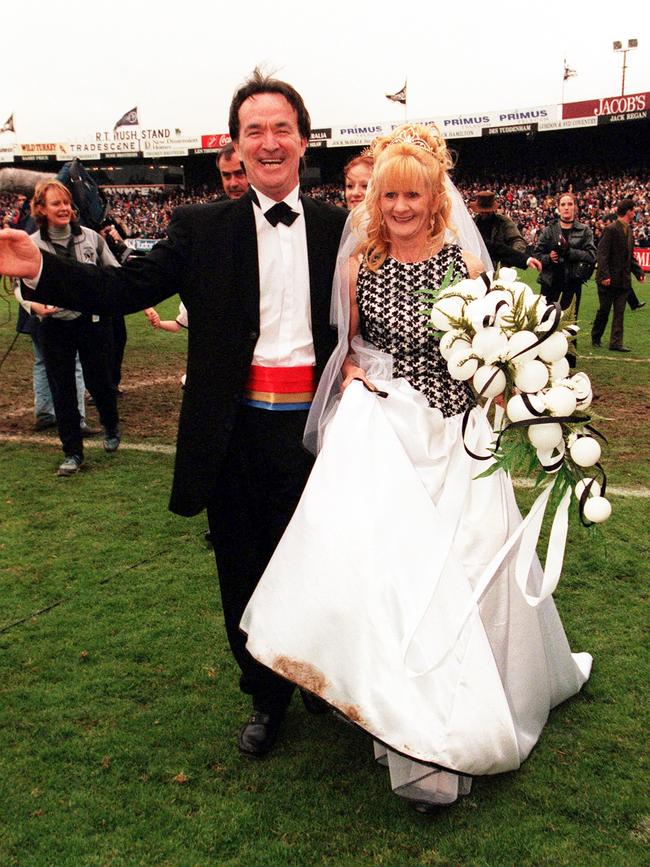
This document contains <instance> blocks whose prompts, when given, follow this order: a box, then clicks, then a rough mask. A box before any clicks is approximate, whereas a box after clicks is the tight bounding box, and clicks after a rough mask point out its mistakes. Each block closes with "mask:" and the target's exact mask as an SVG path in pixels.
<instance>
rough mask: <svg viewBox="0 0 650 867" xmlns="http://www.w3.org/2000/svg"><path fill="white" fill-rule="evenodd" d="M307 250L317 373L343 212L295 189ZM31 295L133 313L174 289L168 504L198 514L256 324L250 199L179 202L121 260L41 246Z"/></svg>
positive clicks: (330, 339) (330, 341)
mask: <svg viewBox="0 0 650 867" xmlns="http://www.w3.org/2000/svg"><path fill="white" fill-rule="evenodd" d="M301 200H302V203H303V208H304V214H305V224H306V232H307V248H308V255H309V280H310V295H311V318H312V333H313V338H314V349H315V354H316V374H317V377H318V376H320V374H321V373H322V370H323V367H324V366H325V363H326V361H327V359H328V357H329V355H330V354H331V352H332V350H333V348H334V346H335V343H336V334H335V333H334V331H333V330H332V328H331V327H330V323H329V316H330V297H331V287H332V278H333V275H334V267H335V264H336V254H337V251H338V245H339V239H340V236H341V232H342V230H343V225H344V223H345V219H346V212H345V211H343V210H342V209H340V208H335V207H333V206H331V205H326V204H323V203H317V202H315V201H313V200H311V199H309V198H305V197H302V199H301ZM43 258H44V265H43V272H42V275H41V279H40V281H39V284H38V288H37V289H36V290H35V292H34V293H33V295H32V297H33V298H34V299H35V300H43V301H47V302H48V303H50V304H57V305H59V306H61V307H66V308H68V309H71V310H82V311H86V312H92V313H100V314H101V313H109V314H115V313H133V312H135V311H137V310H142V309H144V308H145V307H151V306H154V305H155V304H157V303H159V302H160V301H162V300H163V299H164V298H168V297H169V296H170V295H173V294H175V293H176V292H178V293H179V294H180V296H181V298H182V300H183V303H184V304H185V306H186V307H187V311H188V321H189V329H188V358H187V383H186V387H185V391H184V394H183V403H182V407H181V415H180V421H179V431H178V442H177V448H176V465H175V470H174V483H173V488H172V494H171V501H170V508H171V509H172V511H174V512H177V513H178V514H181V515H195V514H197V513H198V512H200V511H201V510H202V509H203V508H204V507H205V506H206V505H207V503H208V501H209V499H210V497H211V494H212V492H213V490H214V485H215V483H216V480H217V477H218V474H219V471H220V469H221V465H222V463H223V459H224V456H225V453H226V449H227V447H228V443H229V440H230V435H231V433H232V429H233V424H234V418H235V414H236V412H237V409H238V406H239V400H240V396H241V393H242V390H243V387H244V385H245V382H246V378H247V376H248V371H249V368H250V364H251V361H252V357H253V350H254V348H255V344H256V342H257V338H258V336H259V327H260V314H259V307H260V287H259V272H258V261H257V236H256V231H255V217H254V215H253V205H252V203H251V201H250V198H249V197H248V196H247V195H246V196H244V197H243V198H241V199H238V200H236V201H227V202H216V203H214V204H209V205H190V206H187V207H181V208H178V209H177V210H176V211H175V212H174V215H173V217H172V220H171V222H170V225H169V230H168V237H167V238H166V239H165V240H163V241H160V242H159V243H158V244H156V246H155V247H154V248H153V250H152V251H151V253H149V254H148V255H147V256H145V257H143V258H140V259H138V258H132V259H130V260H128V261H127V262H126V263H125V265H124V266H123V267H122V268H104V269H98V268H94V267H92V266H85V265H79V264H77V263H74V262H69V261H66V260H64V259H61V258H59V257H55V256H51V255H49V254H47V253H45V254H44V256H43Z"/></svg>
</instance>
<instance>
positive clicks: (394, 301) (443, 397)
mask: <svg viewBox="0 0 650 867" xmlns="http://www.w3.org/2000/svg"><path fill="white" fill-rule="evenodd" d="M452 264H453V266H454V271H455V273H456V274H459V275H460V276H462V277H467V276H468V275H467V267H466V265H465V262H464V260H463V257H462V253H461V249H460V247H459V246H458V245H456V244H450V245H448V246H445V247H443V248H442V250H441V251H440V252H439V253H438V254H437V255H435V256H432V257H431V259H427V260H426V261H424V262H409V263H406V262H398V261H397V260H396V259H391V258H390V257H389V258H387V259H386V261H385V262H384V264H383V265H382V266H381V268H380V269H379V270H378V271H377V272H376V273H375V272H372V271H368V270H367V269H366V268H364V267H363V266H361V269H360V271H359V277H358V280H357V304H358V305H359V314H360V327H361V335H362V337H363V338H364V340H368V341H369V342H370V343H372V344H373V345H374V346H376V347H377V348H378V349H381V350H382V351H383V352H389V353H390V354H391V355H392V356H393V362H394V364H393V376H394V377H395V378H398V377H402V376H403V377H405V378H406V379H407V380H408V381H409V383H410V384H411V385H412V386H413V387H414V388H416V389H417V390H418V391H420V392H422V394H424V395H425V397H426V398H427V400H428V401H429V405H430V406H434V407H437V408H438V409H440V410H441V412H442V414H443V415H444V416H452V415H457V414H458V413H460V412H463V411H464V410H465V409H467V407H468V406H472V405H473V404H474V399H473V397H472V391H471V389H470V387H469V386H468V385H467V383H465V382H458V381H457V380H454V379H452V378H451V377H450V375H449V372H448V370H447V362H446V361H445V360H444V359H443V357H442V356H441V355H440V350H439V348H438V341H437V340H436V338H435V337H434V334H433V331H432V329H431V327H430V326H429V317H428V315H427V313H426V311H425V310H424V307H425V304H426V299H425V298H424V297H423V296H422V294H420V293H419V292H418V289H431V288H437V287H438V286H440V284H441V283H442V280H443V278H444V276H445V274H446V273H447V270H448V269H449V266H450V265H452Z"/></svg>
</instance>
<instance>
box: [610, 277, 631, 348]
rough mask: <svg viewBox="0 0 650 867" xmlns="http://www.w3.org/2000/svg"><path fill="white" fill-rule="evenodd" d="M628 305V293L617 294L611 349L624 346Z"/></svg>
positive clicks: (613, 302)
mask: <svg viewBox="0 0 650 867" xmlns="http://www.w3.org/2000/svg"><path fill="white" fill-rule="evenodd" d="M626 303H627V292H625V291H623V292H617V293H616V295H615V296H614V298H613V301H612V308H613V313H612V330H611V333H610V336H609V347H610V349H611V348H612V347H613V346H614V347H618V346H623V321H624V318H625V305H626Z"/></svg>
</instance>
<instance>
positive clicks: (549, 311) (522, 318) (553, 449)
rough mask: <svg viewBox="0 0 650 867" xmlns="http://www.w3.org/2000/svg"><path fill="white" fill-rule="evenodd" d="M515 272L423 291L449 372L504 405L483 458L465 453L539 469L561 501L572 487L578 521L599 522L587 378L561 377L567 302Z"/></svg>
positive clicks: (570, 323) (570, 331)
mask: <svg viewBox="0 0 650 867" xmlns="http://www.w3.org/2000/svg"><path fill="white" fill-rule="evenodd" d="M517 277H518V275H517V271H516V269H515V268H500V269H499V271H498V272H497V274H496V277H495V279H494V280H493V281H492V282H490V280H489V279H488V278H487V276H486V275H482V276H481V277H479V278H477V279H476V280H469V279H465V280H460V281H458V282H453V278H452V276H451V275H447V277H446V278H445V281H443V286H442V288H441V289H440V290H439V291H438V292H436V293H434V294H433V295H430V300H432V302H433V303H432V304H431V305H430V306H429V308H428V309H429V310H430V316H431V325H432V327H433V328H434V329H435V330H436V331H438V332H442V334H441V337H440V353H441V354H442V356H443V358H444V359H445V360H446V362H447V368H448V370H449V374H450V375H451V376H452V378H453V379H457V380H461V381H469V382H470V383H471V385H472V387H473V388H474V390H475V392H476V394H477V396H478V398H479V399H480V400H482V399H484V400H487V401H491V400H492V399H494V398H497V399H498V403H499V404H500V405H501V406H502V407H503V408H504V409H505V412H502V411H499V412H497V413H496V416H495V417H496V423H495V426H496V429H497V430H496V439H495V442H494V443H493V445H492V449H491V453H490V455H485V456H478V455H473V457H475V458H479V459H488V458H491V457H492V458H494V463H493V464H492V465H491V466H490V468H489V469H488V470H487V471H486V473H491V472H494V471H495V470H497V469H501V468H502V469H505V470H507V471H508V472H511V471H512V470H513V469H514V468H515V467H516V466H517V465H522V464H523V465H527V468H528V470H532V469H534V467H535V465H537V466H538V467H539V465H541V469H542V473H541V475H540V476H539V479H538V481H541V480H542V479H544V478H547V476H546V474H548V473H553V474H555V476H556V478H555V489H554V492H553V493H554V494H555V495H556V496H558V497H562V495H563V494H564V493H565V491H566V490H567V487H568V486H572V487H573V489H574V491H575V494H576V497H577V498H578V502H579V508H580V516H581V519H582V521H583V523H584V524H585V525H587V526H589V525H590V524H592V523H601V522H602V521H605V520H607V518H608V517H609V515H610V514H611V506H610V503H609V501H608V500H607V499H606V498H605V496H604V494H605V487H606V478H605V473H604V471H603V469H602V467H601V465H600V463H599V460H600V453H601V448H600V444H599V442H598V439H597V437H600V436H601V435H600V434H599V433H598V432H597V431H595V430H594V428H592V427H591V425H590V424H589V422H590V421H591V419H590V417H589V416H588V415H585V410H586V409H587V408H588V407H589V405H590V404H591V401H592V397H593V395H592V390H591V383H590V381H589V377H588V376H587V375H586V374H584V373H575V374H573V375H571V368H570V366H569V362H568V360H567V357H566V356H567V354H568V353H569V352H570V351H571V349H570V346H571V341H572V339H573V338H574V337H575V335H576V334H577V332H578V330H579V329H578V327H577V326H576V325H575V322H574V314H573V308H569V310H567V311H564V312H563V311H562V310H561V308H560V305H559V304H548V303H547V301H546V299H545V298H544V296H542V295H537V294H536V293H535V292H533V290H532V289H531V288H530V287H529V286H527V285H526V284H525V283H522V282H520V281H519V280H518V279H517ZM601 438H602V437H601ZM603 439H604V438H603ZM587 470H590V471H591V472H592V474H593V473H596V472H597V473H598V477H599V479H600V481H599V480H598V479H597V478H595V477H594V475H585V471H587Z"/></svg>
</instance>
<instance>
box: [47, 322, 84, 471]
mask: <svg viewBox="0 0 650 867" xmlns="http://www.w3.org/2000/svg"><path fill="white" fill-rule="evenodd" d="M78 321H79V320H78V319H72V320H60V319H53V318H51V317H48V318H45V319H43V321H42V322H41V325H40V340H41V348H42V350H43V357H44V358H45V370H46V371H47V378H48V381H49V383H50V391H51V392H52V401H53V403H54V413H55V415H56V423H57V427H58V429H59V437H60V439H61V445H62V446H63V452H64V454H65V455H66V457H71V456H72V455H78V456H79V457H80V458H83V439H82V438H81V431H80V428H79V425H80V423H81V416H80V415H79V408H78V406H77V383H76V379H75V365H76V359H77V329H78V326H77V323H78Z"/></svg>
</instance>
